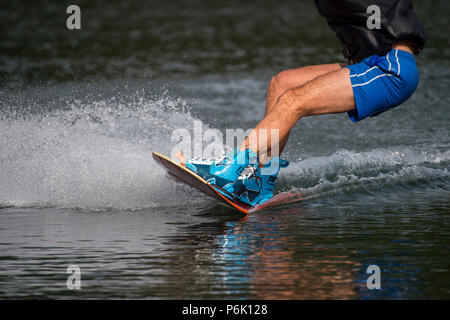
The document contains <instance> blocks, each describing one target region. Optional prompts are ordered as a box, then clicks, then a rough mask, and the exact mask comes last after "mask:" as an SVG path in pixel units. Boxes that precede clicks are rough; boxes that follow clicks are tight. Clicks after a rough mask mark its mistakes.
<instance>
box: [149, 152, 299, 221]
mask: <svg viewBox="0 0 450 320" xmlns="http://www.w3.org/2000/svg"><path fill="white" fill-rule="evenodd" d="M153 159H155V161H156V163H157V164H159V165H160V166H161V167H162V168H163V169H164V170H166V171H167V172H168V173H169V174H170V175H171V176H174V177H175V178H176V179H177V180H179V181H180V182H182V183H184V184H187V185H188V186H190V187H193V188H195V189H197V190H199V191H201V192H203V193H205V194H207V195H208V196H210V197H213V198H214V199H216V200H218V201H219V203H221V204H223V205H225V206H228V207H230V208H233V209H235V210H237V211H239V212H242V213H245V214H248V213H250V212H254V211H259V210H263V209H268V208H273V207H275V206H279V205H283V204H288V203H294V202H299V201H302V200H304V198H303V197H302V195H301V193H300V192H299V191H297V190H295V191H290V192H282V193H280V194H278V195H276V196H274V197H273V198H271V199H269V200H267V201H265V202H264V203H262V204H258V205H256V206H250V205H249V204H247V203H245V202H242V201H240V200H239V199H238V198H236V197H235V196H234V195H233V194H232V193H229V192H228V191H226V190H224V189H223V188H221V187H219V186H217V185H215V184H211V183H208V182H207V181H206V180H205V179H203V178H202V177H201V176H199V175H198V174H196V173H195V172H193V171H191V170H189V169H188V168H186V167H185V166H183V165H181V164H178V163H176V162H175V161H173V160H172V159H170V158H168V157H166V156H164V155H162V154H160V153H158V152H153Z"/></svg>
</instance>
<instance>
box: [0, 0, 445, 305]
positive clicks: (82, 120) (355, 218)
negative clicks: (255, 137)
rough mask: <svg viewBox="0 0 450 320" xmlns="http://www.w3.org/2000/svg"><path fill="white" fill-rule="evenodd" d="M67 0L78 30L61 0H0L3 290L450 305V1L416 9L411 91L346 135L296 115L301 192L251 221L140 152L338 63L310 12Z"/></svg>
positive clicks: (252, 112) (290, 183)
mask: <svg viewBox="0 0 450 320" xmlns="http://www.w3.org/2000/svg"><path fill="white" fill-rule="evenodd" d="M77 4H78V5H79V6H80V8H81V12H82V20H81V30H76V31H70V30H67V28H66V25H65V22H66V18H67V17H68V15H67V14H66V8H67V5H68V4H65V3H62V2H60V1H35V2H33V4H27V5H25V4H22V3H20V2H10V3H8V4H2V5H1V9H0V21H1V23H0V34H1V41H0V298H27V299H28V298H50V299H59V298H66V299H71V298H147V299H180V298H186V299H191V298H193V299H229V298H234V299H324V298H327V299H380V298H381V299H430V298H444V299H448V298H450V284H449V283H450V281H449V279H450V275H449V269H450V256H449V249H448V247H449V245H450V241H449V231H450V223H449V222H448V221H449V220H447V219H448V218H449V216H450V172H449V168H450V135H449V128H450V112H449V109H448V108H449V107H448V106H449V102H450V101H449V100H450V99H449V94H448V92H449V83H450V80H449V79H450V64H449V58H450V50H449V47H448V37H447V30H449V29H450V22H449V20H448V19H447V12H449V9H450V4H449V2H448V1H433V2H431V1H414V4H415V8H416V11H417V14H418V16H419V18H420V19H421V21H422V22H423V24H424V26H425V29H426V31H427V34H428V38H429V40H428V44H427V46H426V48H425V50H424V51H423V53H422V54H421V55H420V56H419V57H418V58H417V64H418V67H419V71H420V84H419V87H418V89H417V91H416V93H415V94H414V95H413V96H412V97H411V98H410V99H409V100H408V101H407V102H406V103H404V104H403V105H402V106H400V107H398V108H396V109H394V110H392V111H389V112H388V113H384V114H382V115H380V116H378V117H374V118H370V119H368V120H365V121H362V122H359V123H357V124H354V123H352V122H351V121H349V120H348V117H347V116H346V115H344V114H342V115H327V116H320V117H312V118H305V119H302V120H301V121H300V122H299V123H298V124H297V125H296V127H295V128H294V129H293V131H292V134H291V136H290V140H289V143H288V145H287V148H286V150H285V153H284V156H285V157H286V158H287V159H289V160H290V162H291V165H290V166H289V167H288V168H286V169H283V170H282V171H281V173H280V176H279V180H278V184H277V188H276V191H277V192H282V191H289V190H292V189H298V190H300V191H301V192H302V193H304V194H306V195H308V196H311V199H310V200H307V201H304V202H300V203H297V204H293V205H289V206H284V207H280V208H277V209H273V210H267V211H262V212H257V213H252V214H250V215H248V216H244V215H241V214H238V213H236V212H234V211H232V210H230V209H228V208H225V207H222V206H220V205H218V204H217V203H216V202H215V201H213V200H211V199H210V198H208V197H206V196H204V195H202V194H200V193H198V192H195V191H193V190H192V189H189V188H188V187H186V186H183V185H180V184H178V183H176V182H174V181H172V180H169V179H167V176H166V174H165V173H164V172H163V170H162V169H160V168H159V167H157V166H156V165H155V163H154V161H153V159H152V157H151V153H152V152H153V151H158V152H161V153H164V154H170V153H171V151H172V149H173V148H174V147H175V145H176V144H177V143H178V142H176V141H171V136H172V134H173V132H174V131H175V130H177V129H187V130H189V131H190V132H192V131H193V128H194V122H195V121H199V122H197V123H201V125H202V128H203V129H204V131H206V130H208V129H217V130H220V131H221V132H223V133H224V132H225V130H226V129H228V128H242V129H249V128H251V127H253V126H254V125H256V124H257V123H258V121H259V120H260V119H261V118H262V116H263V115H264V108H265V92H266V88H267V85H268V82H269V81H270V78H271V77H272V76H273V75H274V74H276V73H277V72H279V71H281V70H283V69H288V68H294V67H300V66H305V65H310V64H322V63H332V62H343V59H342V57H341V54H340V52H341V50H340V47H339V44H338V42H337V40H336V39H335V36H334V34H333V32H332V31H331V30H330V29H329V28H328V27H327V24H326V22H325V20H324V19H323V18H322V17H320V16H319V14H318V13H317V11H316V9H315V7H314V5H313V2H312V1H311V2H309V1H308V2H307V1H290V0H289V1H288V0H279V1H276V2H265V1H264V2H263V1H256V0H255V1H246V2H245V4H242V3H241V1H226V2H221V3H219V2H213V1H200V0H198V1H181V0H179V1H176V0H175V1H174V0H171V1H100V0H99V1H78V3H77ZM69 265H76V266H78V267H79V268H80V271H81V290H68V288H67V286H66V280H67V278H68V277H69V274H67V273H66V270H67V268H68V266H69ZM370 265H377V266H379V268H380V270H381V289H379V290H369V289H368V288H367V285H366V281H367V279H368V277H369V276H370V274H368V273H367V268H368V267H369V266H370Z"/></svg>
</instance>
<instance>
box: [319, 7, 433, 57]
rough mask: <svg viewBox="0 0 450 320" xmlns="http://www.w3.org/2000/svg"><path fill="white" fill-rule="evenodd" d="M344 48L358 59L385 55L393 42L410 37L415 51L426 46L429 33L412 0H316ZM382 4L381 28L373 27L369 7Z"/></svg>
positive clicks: (346, 53) (349, 55) (346, 55)
mask: <svg viewBox="0 0 450 320" xmlns="http://www.w3.org/2000/svg"><path fill="white" fill-rule="evenodd" d="M315 3H316V6H317V9H318V10H319V13H320V14H321V15H322V16H324V17H325V18H326V19H327V22H328V24H329V26H330V27H331V29H333V30H334V31H335V32H336V35H337V37H338V39H339V41H340V42H341V44H342V46H343V49H344V56H345V57H346V58H348V59H349V61H350V62H352V63H357V62H360V61H362V60H364V59H365V58H367V57H369V56H371V55H373V54H378V55H385V54H386V53H387V52H388V51H389V50H391V48H392V45H393V44H394V43H396V42H399V41H405V40H409V41H411V42H412V44H413V47H414V53H416V54H417V53H419V52H420V51H421V50H422V49H423V47H424V46H425V42H426V36H425V31H424V29H423V26H422V24H421V23H420V21H419V19H418V18H417V16H416V14H415V12H414V9H413V5H412V3H411V1H410V0H382V1H381V0H315ZM371 5H377V6H378V7H379V8H380V13H381V15H380V18H381V24H380V27H381V28H380V29H369V28H368V27H367V20H368V18H369V17H370V16H371V13H367V8H368V7H369V6H371Z"/></svg>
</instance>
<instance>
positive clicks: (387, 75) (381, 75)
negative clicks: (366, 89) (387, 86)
mask: <svg viewBox="0 0 450 320" xmlns="http://www.w3.org/2000/svg"><path fill="white" fill-rule="evenodd" d="M384 76H386V77H391V76H393V75H392V74H387V73H383V74H380V75H378V76H376V77H375V78H372V79H370V80H369V81H367V82H364V83H357V84H354V85H352V88H353V87H360V86H365V85H366V84H369V83H371V82H372V81H373V80H376V79H378V78H380V77H384Z"/></svg>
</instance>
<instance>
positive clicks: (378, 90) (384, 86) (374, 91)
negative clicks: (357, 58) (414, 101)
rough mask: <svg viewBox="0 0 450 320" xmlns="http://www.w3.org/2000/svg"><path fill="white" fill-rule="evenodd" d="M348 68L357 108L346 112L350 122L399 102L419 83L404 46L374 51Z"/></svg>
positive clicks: (415, 68) (380, 111) (417, 74)
mask: <svg viewBox="0 0 450 320" xmlns="http://www.w3.org/2000/svg"><path fill="white" fill-rule="evenodd" d="M347 68H348V69H350V81H351V83H352V88H353V94H354V96H355V104H356V110H352V111H349V112H348V116H349V117H350V119H351V120H352V121H353V122H356V121H359V120H362V119H364V118H367V117H369V116H370V117H374V116H377V115H379V114H380V113H382V112H384V111H386V110H389V109H391V108H393V107H396V106H398V105H400V104H401V103H402V102H404V101H406V100H407V99H408V98H409V97H410V96H411V95H412V94H413V92H414V90H416V87H417V84H418V83H419V72H418V71H417V67H416V61H415V59H414V56H413V55H412V54H411V53H409V52H407V51H404V50H398V49H392V50H391V51H389V53H388V54H386V55H384V56H379V55H373V56H370V57H368V58H366V59H364V60H363V61H361V62H360V63H357V64H353V65H349V66H347Z"/></svg>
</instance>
